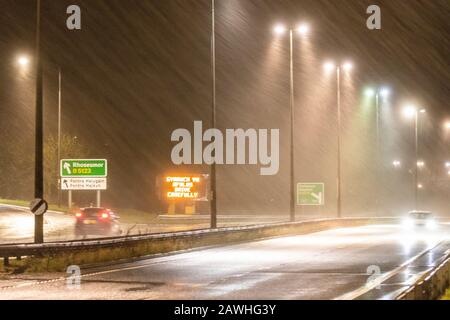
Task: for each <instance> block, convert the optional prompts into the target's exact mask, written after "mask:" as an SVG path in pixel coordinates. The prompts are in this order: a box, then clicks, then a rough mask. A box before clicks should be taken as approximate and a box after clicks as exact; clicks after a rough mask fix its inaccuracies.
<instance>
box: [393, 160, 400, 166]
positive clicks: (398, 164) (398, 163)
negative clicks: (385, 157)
mask: <svg viewBox="0 0 450 320" xmlns="http://www.w3.org/2000/svg"><path fill="white" fill-rule="evenodd" d="M392 164H393V165H394V167H396V168H400V167H401V165H402V163H401V161H400V160H394V161H393V162H392Z"/></svg>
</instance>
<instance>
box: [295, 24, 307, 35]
mask: <svg viewBox="0 0 450 320" xmlns="http://www.w3.org/2000/svg"><path fill="white" fill-rule="evenodd" d="M297 32H298V33H299V34H301V35H302V36H306V35H308V34H309V32H310V27H309V25H307V24H306V23H303V24H301V25H299V26H298V27H297Z"/></svg>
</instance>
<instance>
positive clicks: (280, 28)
mask: <svg viewBox="0 0 450 320" xmlns="http://www.w3.org/2000/svg"><path fill="white" fill-rule="evenodd" d="M273 31H274V33H275V34H276V35H277V36H283V35H284V34H285V33H286V31H288V28H287V27H286V26H284V25H282V24H277V25H276V26H275V27H274V29H273ZM294 31H295V32H296V33H298V34H299V35H301V36H306V35H307V34H308V33H309V31H310V29H309V26H308V25H307V24H305V23H304V24H300V25H298V26H297V27H296V28H292V27H291V28H289V80H290V87H289V92H290V113H291V115H290V119H291V137H290V141H291V143H290V161H291V177H290V197H289V198H290V220H291V222H295V163H294V158H295V147H294V130H295V128H294V127H295V120H294V104H295V101H294Z"/></svg>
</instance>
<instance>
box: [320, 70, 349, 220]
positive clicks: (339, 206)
mask: <svg viewBox="0 0 450 320" xmlns="http://www.w3.org/2000/svg"><path fill="white" fill-rule="evenodd" d="M324 67H325V70H326V71H327V72H333V71H336V82H337V90H336V92H337V125H338V134H337V192H336V193H337V216H338V218H342V150H341V149H342V147H341V145H342V116H341V72H342V70H344V71H346V72H350V71H351V70H352V69H353V64H352V63H351V62H344V63H342V64H341V65H337V66H336V65H335V64H334V63H333V62H327V63H325V65H324Z"/></svg>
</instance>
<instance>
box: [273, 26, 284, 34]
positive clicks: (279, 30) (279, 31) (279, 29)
mask: <svg viewBox="0 0 450 320" xmlns="http://www.w3.org/2000/svg"><path fill="white" fill-rule="evenodd" d="M286 30H287V29H286V27H285V26H284V25H282V24H277V25H275V27H274V28H273V32H274V33H275V34H276V35H279V36H281V35H283V34H285V33H286Z"/></svg>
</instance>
